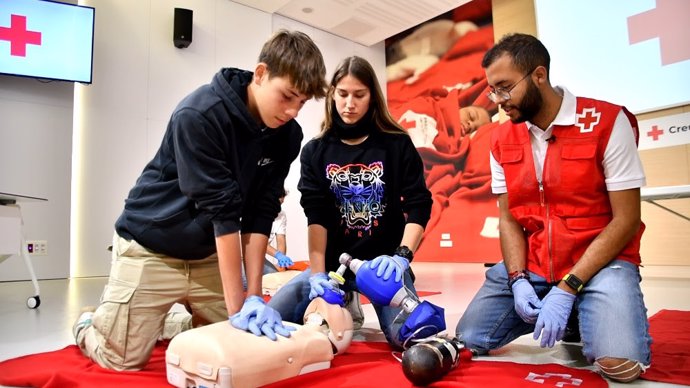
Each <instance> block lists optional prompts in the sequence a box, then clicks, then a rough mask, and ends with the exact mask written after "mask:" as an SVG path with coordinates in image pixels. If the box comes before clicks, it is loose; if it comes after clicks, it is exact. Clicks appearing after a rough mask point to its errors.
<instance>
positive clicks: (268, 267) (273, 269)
mask: <svg viewBox="0 0 690 388" xmlns="http://www.w3.org/2000/svg"><path fill="white" fill-rule="evenodd" d="M274 272H278V269H277V268H276V267H275V266H274V265H273V263H271V262H270V261H268V260H267V259H264V269H263V272H262V274H263V275H266V274H269V273H274ZM242 289H243V290H245V291H247V273H246V272H245V270H244V263H242Z"/></svg>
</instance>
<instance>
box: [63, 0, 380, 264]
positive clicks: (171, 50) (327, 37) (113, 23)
mask: <svg viewBox="0 0 690 388" xmlns="http://www.w3.org/2000/svg"><path fill="white" fill-rule="evenodd" d="M82 3H83V4H85V5H89V6H94V7H95V8H96V33H95V39H96V41H95V49H94V55H95V57H94V81H93V84H92V85H89V86H81V85H77V86H76V90H75V119H74V128H75V129H74V131H75V133H74V134H75V143H74V153H75V156H74V170H73V173H72V174H73V178H74V183H73V193H74V196H73V204H72V234H71V238H72V261H73V266H72V274H73V276H100V275H106V274H107V273H108V271H109V269H110V262H109V254H108V252H107V251H106V250H105V248H106V246H107V245H108V244H109V243H110V239H111V237H112V233H113V223H114V221H115V219H116V218H117V217H118V216H119V214H120V212H121V210H122V206H123V203H124V202H123V201H124V198H125V197H126V196H127V193H128V191H129V189H130V188H131V187H132V185H133V184H134V182H135V180H136V178H137V177H138V175H139V173H140V172H141V170H142V168H143V167H144V165H145V164H146V162H148V160H149V159H150V158H151V157H152V156H153V155H154V153H155V152H156V150H157V148H158V145H159V143H160V140H161V138H162V136H163V133H164V131H165V126H166V124H167V119H168V117H169V115H170V113H171V112H172V110H173V108H174V107H175V105H176V104H177V103H178V101H179V100H180V99H181V98H183V97H184V96H185V95H186V94H188V93H189V92H190V91H192V90H193V89H195V88H196V87H197V86H199V85H201V84H203V83H207V82H209V81H210V79H211V77H212V76H213V74H214V73H215V72H216V71H217V70H218V69H219V68H221V67H225V66H235V67H242V68H247V69H253V67H254V65H255V63H256V58H257V56H258V54H259V50H260V48H261V45H262V44H263V42H264V41H265V40H266V39H267V38H268V37H269V36H270V34H271V32H272V31H273V30H275V29H279V28H282V27H288V28H291V29H299V30H302V31H304V32H306V33H308V34H309V35H310V36H311V37H312V38H313V39H314V40H315V42H316V43H317V44H318V45H319V47H320V48H321V49H322V51H323V54H324V57H325V60H326V64H327V67H328V68H329V71H332V69H333V68H334V67H335V66H336V65H337V63H338V62H339V61H340V59H342V58H343V57H345V56H347V55H352V54H358V55H362V56H364V57H367V58H369V59H370V60H371V61H372V63H373V64H374V65H375V66H376V69H377V71H378V72H379V73H380V74H385V73H384V72H383V71H384V69H385V67H384V50H383V45H382V44H380V45H377V46H374V47H371V48H367V47H363V46H361V45H358V44H356V43H353V42H350V41H347V40H345V39H342V38H338V37H335V36H333V35H331V34H328V33H325V32H322V31H320V30H316V29H313V28H311V27H308V26H305V25H303V24H301V23H297V22H294V21H292V20H289V19H286V18H282V17H278V16H273V15H270V14H267V13H264V12H262V11H258V10H255V9H253V8H249V7H246V6H243V5H240V4H237V3H234V2H231V1H229V0H186V1H185V0H176V1H170V0H97V1H96V0H89V1H84V2H82ZM175 7H182V8H189V9H192V10H193V11H194V30H193V42H192V44H191V45H190V46H189V47H188V48H186V49H177V48H175V47H174V46H173V43H172V28H173V27H172V26H173V9H174V8H175ZM322 114H323V101H319V102H310V103H308V104H307V105H306V106H305V107H304V108H303V111H302V112H301V113H300V116H299V118H298V120H299V122H300V123H301V124H302V125H303V127H304V130H305V139H308V138H311V137H312V136H313V135H314V134H315V133H316V131H317V130H318V125H319V123H320V121H321V117H322ZM298 176H299V166H298V163H295V164H293V167H292V170H291V174H290V176H289V177H288V180H287V182H286V185H287V187H288V189H290V191H291V192H292V194H291V195H290V196H289V197H288V199H287V201H286V204H285V205H284V206H285V209H286V212H287V213H288V217H289V231H288V233H289V237H288V238H289V242H288V243H289V254H290V255H292V256H293V257H294V258H296V259H298V258H303V259H306V258H307V255H306V252H307V248H306V238H305V237H306V221H305V219H304V216H303V214H302V210H301V208H300V207H299V194H298V192H297V190H296V186H297V180H298Z"/></svg>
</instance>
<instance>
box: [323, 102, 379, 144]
mask: <svg viewBox="0 0 690 388" xmlns="http://www.w3.org/2000/svg"><path fill="white" fill-rule="evenodd" d="M332 112H333V113H332V120H331V121H332V122H333V133H334V135H335V136H336V137H337V138H339V139H343V140H352V139H359V138H360V137H364V136H367V135H369V134H370V133H371V130H372V129H373V128H374V123H373V122H372V121H373V120H372V116H373V115H372V109H369V110H368V111H367V113H365V114H364V116H362V118H361V119H359V121H357V122H356V123H354V124H347V123H346V122H344V121H343V119H342V118H341V117H340V114H339V113H338V110H337V109H336V107H335V103H334V104H333V110H332Z"/></svg>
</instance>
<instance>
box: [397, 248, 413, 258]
mask: <svg viewBox="0 0 690 388" xmlns="http://www.w3.org/2000/svg"><path fill="white" fill-rule="evenodd" d="M395 254H396V255H398V256H402V257H404V258H406V259H408V260H410V259H412V251H411V250H410V248H408V247H406V246H401V247H398V248H397V249H396V250H395Z"/></svg>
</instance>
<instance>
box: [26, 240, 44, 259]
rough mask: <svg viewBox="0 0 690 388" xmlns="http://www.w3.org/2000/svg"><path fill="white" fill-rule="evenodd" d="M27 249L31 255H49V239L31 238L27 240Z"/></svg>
mask: <svg viewBox="0 0 690 388" xmlns="http://www.w3.org/2000/svg"><path fill="white" fill-rule="evenodd" d="M26 250H27V251H28V252H29V254H30V255H34V256H48V241H46V240H31V241H27V242H26Z"/></svg>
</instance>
